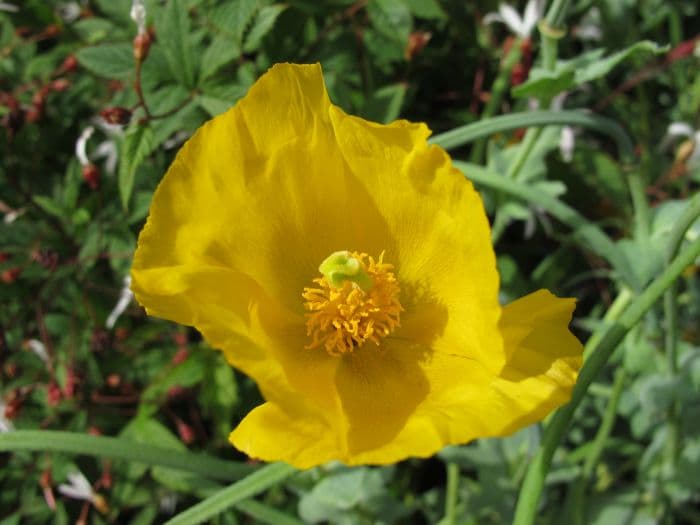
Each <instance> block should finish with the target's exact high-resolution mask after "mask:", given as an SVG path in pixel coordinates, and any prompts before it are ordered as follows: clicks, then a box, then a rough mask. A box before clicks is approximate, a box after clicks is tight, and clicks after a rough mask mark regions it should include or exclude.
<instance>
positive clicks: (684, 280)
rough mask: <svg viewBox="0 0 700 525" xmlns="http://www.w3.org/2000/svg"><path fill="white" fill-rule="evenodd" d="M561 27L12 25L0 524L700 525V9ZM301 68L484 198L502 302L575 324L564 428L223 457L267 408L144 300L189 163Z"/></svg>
mask: <svg viewBox="0 0 700 525" xmlns="http://www.w3.org/2000/svg"><path fill="white" fill-rule="evenodd" d="M546 4H547V5H546V6H544V7H545V8H544V10H543V11H541V12H542V13H543V15H542V17H543V18H544V20H543V23H542V24H541V26H540V27H541V31H539V32H538V29H537V27H536V26H534V24H521V25H520V26H517V24H516V25H514V24H513V23H511V24H510V26H509V25H507V24H503V23H501V22H498V21H497V20H494V19H493V18H494V17H493V16H490V17H489V16H486V15H487V13H491V12H496V11H497V10H498V3H497V2H495V1H486V0H484V1H479V2H463V1H456V0H454V1H453V0H369V1H362V0H359V1H355V0H330V1H313V0H287V1H286V2H284V3H281V2H273V1H271V0H167V1H156V0H150V1H146V2H145V7H146V12H147V19H146V26H145V27H142V28H141V32H140V35H139V36H138V39H137V42H136V44H135V43H134V39H135V37H136V36H137V32H138V31H139V28H138V27H137V24H135V23H134V21H133V20H132V19H131V18H130V16H129V15H130V9H131V7H132V2H131V0H81V1H61V2H59V1H55V0H50V1H49V0H12V1H6V2H2V3H0V119H1V123H2V128H4V129H2V130H0V159H1V162H0V212H1V213H2V215H3V216H4V221H3V222H2V224H0V276H1V281H0V304H2V306H1V308H0V381H1V387H0V394H1V396H2V397H1V398H0V409H1V410H0V430H2V431H7V432H3V433H0V451H2V453H1V454H0V524H2V525H10V524H17V523H56V524H62V523H74V522H76V521H77V520H79V521H80V522H82V523H86V522H90V523H96V524H100V523H124V524H127V523H131V524H139V525H145V524H149V523H162V522H164V521H166V520H168V519H171V518H172V523H191V522H194V521H195V520H196V519H200V518H201V519H204V518H205V517H208V516H210V515H212V514H216V513H217V512H218V511H219V510H223V509H226V510H224V511H223V512H222V513H220V514H219V515H218V516H217V517H215V518H212V519H214V522H215V523H221V524H233V523H273V524H282V525H284V524H293V523H299V522H300V520H301V521H304V522H307V523H321V522H332V523H341V524H370V523H387V524H388V523H437V522H440V521H441V520H442V523H444V524H455V523H460V524H503V523H509V522H511V521H513V520H515V521H516V522H517V523H520V524H525V523H532V522H533V520H534V521H536V522H537V523H543V524H549V523H551V524H555V523H571V522H573V523H586V524H599V525H607V524H612V523H614V524H618V523H627V524H635V525H639V524H647V523H648V524H651V523H668V524H670V523H700V511H698V503H700V492H699V491H700V427H699V422H700V330H699V328H700V325H699V324H698V320H699V319H700V300H699V299H700V278H699V277H698V272H697V270H698V259H697V257H698V255H699V254H700V244H699V243H700V241H699V240H698V239H699V238H700V223H698V222H697V221H696V218H697V216H698V214H699V213H700V200H699V199H698V193H697V189H698V185H699V184H700V144H697V142H698V141H699V140H700V133H699V132H698V131H696V129H697V128H698V127H700V118H699V116H700V113H699V110H700V74H699V71H700V69H699V68H698V65H699V61H700V58H699V56H700V54H699V53H698V51H697V49H698V45H697V44H698V39H699V38H700V35H698V33H697V31H698V28H699V27H700V13H699V11H700V7H699V6H698V4H697V2H696V1H694V0H670V1H662V0H640V1H632V0H599V1H590V0H574V1H559V0H554V1H553V2H547V3H546ZM532 5H533V7H534V3H532ZM513 7H514V8H515V9H516V10H517V11H518V12H520V13H521V14H522V13H523V11H524V10H525V5H524V4H523V5H515V6H513ZM528 26H529V27H528ZM514 30H517V31H514ZM135 48H136V50H137V51H138V52H139V53H140V56H141V60H136V59H135V57H134V49H135ZM137 54H138V53H137ZM282 61H291V62H315V61H319V62H321V63H322V64H323V67H324V72H325V75H326V81H327V84H328V87H329V90H330V92H331V96H332V99H333V100H334V101H335V103H337V104H339V105H340V106H342V107H343V108H345V109H346V110H347V111H349V112H351V113H354V114H358V115H361V116H364V117H366V118H369V119H373V120H377V121H381V122H388V121H391V120H393V119H396V118H399V117H402V118H408V119H411V120H420V121H426V122H427V123H428V124H429V126H430V127H431V128H432V129H433V130H434V132H435V133H436V136H435V137H434V140H435V141H436V142H437V143H439V144H442V145H443V146H445V147H446V148H448V149H450V150H451V153H452V155H453V158H455V159H459V160H458V161H457V162H456V165H457V166H458V167H459V168H460V169H463V170H464V171H465V172H466V173H467V175H468V176H469V177H470V178H472V180H474V182H475V183H476V185H477V187H478V188H479V189H480V190H481V191H482V195H483V197H484V199H485V201H486V203H487V208H488V211H489V215H490V217H491V218H492V222H493V224H494V243H495V246H496V250H497V253H498V262H499V266H500V270H501V276H502V298H503V301H504V302H506V301H510V300H511V299H513V298H515V297H518V296H520V295H523V294H525V293H528V292H530V291H533V290H535V289H537V288H540V287H545V288H549V289H551V290H552V291H554V292H555V293H557V294H558V295H564V296H575V297H577V298H578V299H579V306H578V309H577V312H576V317H575V320H574V323H573V327H574V329H575V331H576V332H577V334H578V335H579V336H580V337H581V339H582V340H584V341H587V345H586V356H587V362H586V367H585V368H584V372H583V373H582V380H581V382H580V384H579V387H578V388H577V390H576V393H575V396H574V402H573V403H572V405H570V407H569V409H568V410H563V411H560V412H559V414H557V415H556V416H555V417H554V418H552V419H551V420H550V421H549V422H548V424H546V425H536V426H533V427H531V428H528V429H525V430H523V431H521V432H519V433H518V434H516V435H514V436H512V437H509V438H506V439H498V440H480V441H477V442H475V443H471V444H469V445H467V446H461V447H451V448H448V449H446V450H444V451H443V452H441V453H440V454H439V455H438V456H437V457H435V458H433V459H430V460H425V461H418V460H409V461H405V462H402V463H400V464H397V465H395V466H391V467H387V468H355V469H347V468H344V467H342V466H341V465H328V466H325V467H322V468H316V469H313V470H310V471H306V472H300V473H296V472H292V471H291V469H289V468H287V467H284V466H280V465H271V466H262V465H256V464H253V463H250V462H248V461H246V458H244V457H241V456H240V454H238V453H237V452H236V451H235V450H234V449H233V448H232V447H231V446H230V445H229V444H228V443H227V440H226V437H227V434H228V432H229V431H230V430H231V428H233V426H235V424H236V422H237V421H239V420H240V418H241V417H242V416H243V415H244V414H245V413H246V412H247V411H248V410H250V408H251V407H252V406H254V405H255V404H257V403H258V402H259V400H260V396H259V393H258V392H257V390H256V387H255V385H254V384H252V383H251V381H249V380H248V379H247V378H246V377H244V376H242V375H240V374H237V373H236V372H234V371H233V370H232V369H231V368H229V367H228V366H227V365H226V364H225V363H224V361H223V359H222V358H221V356H220V355H219V354H218V353H217V352H215V351H212V350H211V349H209V348H207V347H206V345H205V344H204V343H202V342H201V340H200V338H199V336H198V334H197V333H195V332H194V331H191V330H187V329H185V328H183V327H180V326H176V325H174V324H172V323H168V322H162V321H158V320H156V319H150V318H146V317H145V315H144V313H143V311H142V310H141V309H140V308H139V307H138V306H137V305H135V304H134V303H129V299H130V297H129V294H128V292H127V291H126V289H125V277H126V276H127V275H128V270H129V265H130V258H131V255H132V253H133V249H134V245H135V239H136V235H137V233H138V231H139V229H140V227H141V226H142V224H143V222H144V220H145V216H146V213H147V210H148V205H149V201H150V198H151V194H152V192H153V190H154V188H155V186H156V185H157V183H158V181H159V180H160V178H161V177H162V175H163V173H164V172H165V170H166V168H167V166H168V164H169V162H170V161H171V160H172V158H173V155H174V153H175V152H176V151H177V149H178V147H179V146H180V145H181V144H182V143H183V141H184V140H186V138H187V137H188V136H189V135H190V134H191V133H192V132H193V131H194V130H195V129H196V128H197V127H198V126H200V125H201V124H202V123H203V122H205V121H206V120H207V119H209V118H211V117H212V116H214V115H217V114H219V113H221V112H223V111H225V110H226V109H227V108H228V107H230V106H231V105H232V104H233V103H234V102H235V101H236V100H237V99H238V98H240V97H241V96H243V95H244V94H245V92H246V90H247V89H248V88H249V87H250V85H251V84H252V83H253V82H254V81H255V79H256V78H257V77H258V76H259V75H261V74H262V73H263V72H264V71H265V70H266V69H267V68H268V67H269V66H271V65H272V64H274V63H276V62H282ZM537 108H539V109H537ZM681 123H685V124H681ZM669 126H671V127H670V128H669ZM90 130H92V131H90ZM669 130H670V131H672V132H673V134H669V133H668V132H669ZM80 137H82V140H79V138H80ZM76 148H77V152H76ZM662 296H663V298H662ZM59 430H60V431H64V432H52V431H59ZM66 431H67V432H70V433H65V432H66ZM100 436H102V437H100ZM104 436H112V437H114V439H111V438H106V437H104ZM134 442H136V443H138V444H137V445H134ZM188 451H189V452H188ZM77 472H81V473H82V474H83V475H84V476H85V478H86V480H87V486H86V484H85V483H83V486H82V492H81V490H79V489H80V485H81V483H80V481H76V478H75V476H72V477H73V480H74V481H73V484H74V487H73V488H74V490H73V492H72V493H71V491H70V490H67V489H66V487H65V485H66V484H69V475H74V474H75V473H77ZM246 476H247V477H246ZM237 480H243V481H239V482H238V483H236V484H235V485H232V486H230V487H228V488H226V489H225V491H224V492H219V491H220V490H221V489H222V488H223V487H224V486H225V485H227V484H230V483H231V482H233V481H237ZM61 485H64V486H63V487H61ZM519 493H520V495H519ZM71 494H72V496H73V497H71ZM80 494H83V499H82V500H81V499H76V498H75V496H76V495H80ZM212 495H215V496H213V498H212V499H206V498H209V497H210V496H212ZM200 500H204V502H203V503H202V504H200V505H199V506H197V507H195V508H194V509H193V510H191V511H189V513H186V514H180V515H179V516H178V517H175V518H173V516H175V515H177V513H178V512H181V511H183V510H185V509H187V508H189V507H191V506H192V505H195V504H197V503H198V502H199V501H200ZM518 500H519V503H518V505H517V514H516V502H517V501H518Z"/></svg>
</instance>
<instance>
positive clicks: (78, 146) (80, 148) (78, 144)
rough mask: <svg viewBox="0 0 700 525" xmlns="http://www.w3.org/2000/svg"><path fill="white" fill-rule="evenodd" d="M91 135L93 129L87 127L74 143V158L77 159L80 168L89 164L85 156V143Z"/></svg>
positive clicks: (93, 131)
mask: <svg viewBox="0 0 700 525" xmlns="http://www.w3.org/2000/svg"><path fill="white" fill-rule="evenodd" d="M93 133H95V128H93V127H92V126H88V127H87V128H85V129H84V130H83V132H82V133H81V134H80V136H79V137H78V140H76V141H75V156H76V157H78V161H80V165H81V166H87V165H88V164H90V159H89V158H88V156H87V141H88V140H90V137H92V134H93Z"/></svg>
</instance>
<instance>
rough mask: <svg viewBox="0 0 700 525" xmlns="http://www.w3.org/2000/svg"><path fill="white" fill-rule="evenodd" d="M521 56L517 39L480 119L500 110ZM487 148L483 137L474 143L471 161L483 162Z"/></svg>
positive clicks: (502, 66) (504, 60)
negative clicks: (511, 76) (512, 73)
mask: <svg viewBox="0 0 700 525" xmlns="http://www.w3.org/2000/svg"><path fill="white" fill-rule="evenodd" d="M520 56H521V52H520V40H518V39H516V40H514V41H513V44H512V45H511V46H510V50H509V51H508V54H507V55H506V56H505V58H504V59H503V60H502V61H501V68H500V70H499V72H498V76H497V77H496V79H495V80H494V81H493V85H492V86H491V96H490V97H489V100H488V102H487V103H486V106H484V109H483V111H482V112H481V115H480V120H484V119H488V118H490V117H492V116H493V115H494V114H495V113H496V111H497V110H498V107H499V106H500V105H501V101H502V100H503V96H504V95H505V94H506V92H507V91H508V87H509V86H510V74H511V72H512V71H513V68H514V67H515V64H517V63H518V61H519V60H520ZM485 149H486V140H485V139H481V140H479V141H477V142H476V144H474V147H473V149H472V152H471V156H470V157H469V158H470V160H471V162H474V163H476V164H479V163H481V162H482V161H483V159H484V150H485Z"/></svg>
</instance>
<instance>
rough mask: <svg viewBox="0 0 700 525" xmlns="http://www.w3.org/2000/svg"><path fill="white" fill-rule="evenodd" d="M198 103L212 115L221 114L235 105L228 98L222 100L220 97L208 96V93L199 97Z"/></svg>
mask: <svg viewBox="0 0 700 525" xmlns="http://www.w3.org/2000/svg"><path fill="white" fill-rule="evenodd" d="M197 104H199V105H200V107H201V108H202V109H203V110H204V111H206V112H207V113H209V115H211V116H212V117H216V116H217V115H221V114H222V113H224V112H225V111H227V110H228V109H229V108H230V107H231V106H232V105H233V103H232V102H229V101H228V100H221V99H219V98H215V97H208V96H206V95H201V96H199V97H197Z"/></svg>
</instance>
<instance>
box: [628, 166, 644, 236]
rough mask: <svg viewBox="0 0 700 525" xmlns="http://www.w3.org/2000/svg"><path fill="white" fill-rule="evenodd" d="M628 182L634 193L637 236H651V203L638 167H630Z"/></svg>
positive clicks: (633, 201) (633, 204) (631, 192)
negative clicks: (648, 200)
mask: <svg viewBox="0 0 700 525" xmlns="http://www.w3.org/2000/svg"><path fill="white" fill-rule="evenodd" d="M627 184H628V185H629V188H630V194H631V195H632V206H633V208H634V223H635V229H636V231H635V237H636V238H637V239H639V240H641V239H648V238H649V223H650V221H649V203H648V202H647V195H646V187H645V186H646V185H645V184H644V179H643V178H642V174H641V172H640V171H639V170H638V169H629V168H628V173H627Z"/></svg>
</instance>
